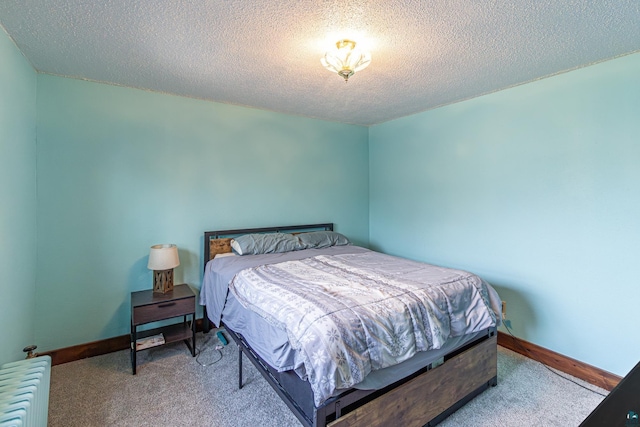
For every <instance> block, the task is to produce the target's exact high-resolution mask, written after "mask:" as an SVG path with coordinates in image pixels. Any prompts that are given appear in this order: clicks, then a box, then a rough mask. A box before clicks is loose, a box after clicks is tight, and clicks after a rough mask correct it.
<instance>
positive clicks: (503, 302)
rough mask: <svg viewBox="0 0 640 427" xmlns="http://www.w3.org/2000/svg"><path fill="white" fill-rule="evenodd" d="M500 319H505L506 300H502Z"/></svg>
mask: <svg viewBox="0 0 640 427" xmlns="http://www.w3.org/2000/svg"><path fill="white" fill-rule="evenodd" d="M502 320H507V302H506V301H502Z"/></svg>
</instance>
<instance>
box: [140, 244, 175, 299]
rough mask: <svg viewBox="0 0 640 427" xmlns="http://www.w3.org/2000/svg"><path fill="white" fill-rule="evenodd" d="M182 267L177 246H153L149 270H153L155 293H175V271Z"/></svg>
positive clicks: (150, 253)
mask: <svg viewBox="0 0 640 427" xmlns="http://www.w3.org/2000/svg"><path fill="white" fill-rule="evenodd" d="M179 265H180V260H179V259H178V248H177V247H176V245H153V246H151V251H150V252H149V264H148V265H147V268H148V269H149V270H153V292H156V293H160V294H166V293H167V292H171V291H173V269H174V268H176V267H177V266H179Z"/></svg>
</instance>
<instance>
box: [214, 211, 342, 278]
mask: <svg viewBox="0 0 640 427" xmlns="http://www.w3.org/2000/svg"><path fill="white" fill-rule="evenodd" d="M314 230H325V231H333V223H331V222H329V223H326V224H308V225H285V226H282V227H263V228H239V229H237V230H218V231H205V233H204V265H205V268H206V265H207V262H209V261H210V260H211V259H212V258H213V257H214V256H216V255H217V254H223V253H227V252H231V239H232V238H233V237H237V236H240V235H243V234H250V233H282V232H287V233H294V234H295V233H296V232H305V231H314Z"/></svg>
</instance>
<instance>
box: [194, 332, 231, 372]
mask: <svg viewBox="0 0 640 427" xmlns="http://www.w3.org/2000/svg"><path fill="white" fill-rule="evenodd" d="M209 334H210V335H209V337H208V338H207V339H206V340H205V342H204V343H202V344H201V346H200V347H201V348H202V350H197V349H196V362H197V363H198V365H200V366H202V367H205V368H206V367H208V366H212V365H215V364H216V363H218V362H219V361H221V360H222V356H223V355H222V351H221V350H222V349H223V348H224V346H223V345H222V344H218V345H216V346H215V347H214V348H213V351H216V352H218V355H219V357H218V358H217V359H216V360H214V361H213V362H208V363H203V362H201V361H200V356H201V355H202V354H204V353H205V352H206V351H207V350H209V349H210V348H211V347H209V348H207V344H208V343H209V342H210V341H211V338H212V337H213V336H214V335H215V332H214V333H213V334H212V333H211V332H209ZM216 339H217V340H218V341H220V340H219V339H218V338H217V337H216Z"/></svg>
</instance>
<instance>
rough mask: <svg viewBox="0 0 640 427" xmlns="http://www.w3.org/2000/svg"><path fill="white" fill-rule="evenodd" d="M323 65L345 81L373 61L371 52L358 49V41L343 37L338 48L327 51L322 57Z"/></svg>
mask: <svg viewBox="0 0 640 427" xmlns="http://www.w3.org/2000/svg"><path fill="white" fill-rule="evenodd" d="M320 62H321V63H322V66H323V67H324V68H326V69H327V70H329V71H331V72H333V73H337V74H338V75H339V76H340V77H342V78H343V79H344V81H345V83H346V82H347V81H349V77H351V76H353V75H354V74H355V72H356V71H360V70H363V69H365V68H367V66H369V64H370V63H371V54H370V53H369V52H363V51H361V50H360V49H356V42H354V41H353V40H348V39H342V40H339V41H338V42H337V43H336V48H335V49H331V50H329V51H327V53H325V54H324V56H323V57H322V58H320Z"/></svg>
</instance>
